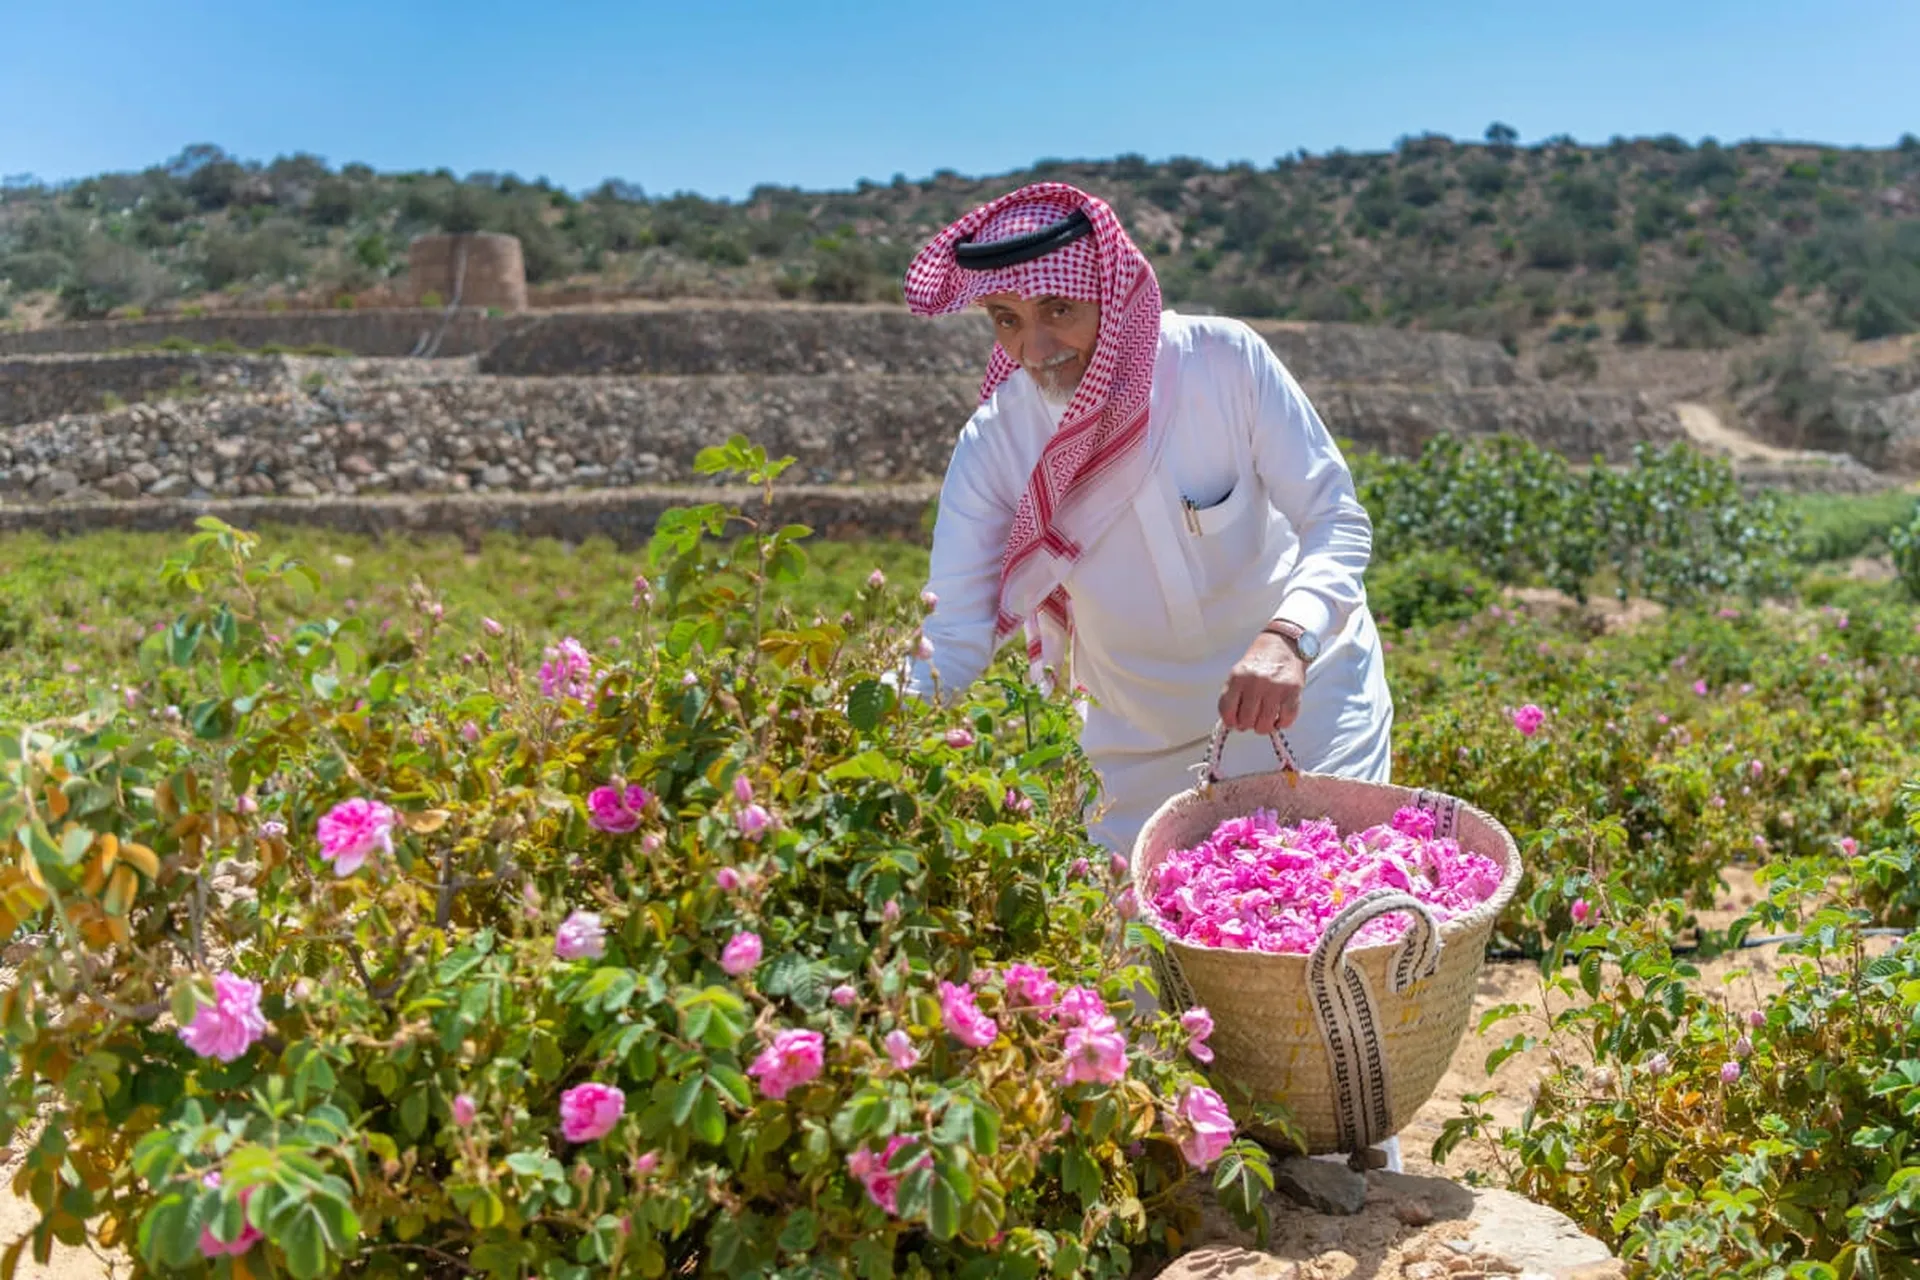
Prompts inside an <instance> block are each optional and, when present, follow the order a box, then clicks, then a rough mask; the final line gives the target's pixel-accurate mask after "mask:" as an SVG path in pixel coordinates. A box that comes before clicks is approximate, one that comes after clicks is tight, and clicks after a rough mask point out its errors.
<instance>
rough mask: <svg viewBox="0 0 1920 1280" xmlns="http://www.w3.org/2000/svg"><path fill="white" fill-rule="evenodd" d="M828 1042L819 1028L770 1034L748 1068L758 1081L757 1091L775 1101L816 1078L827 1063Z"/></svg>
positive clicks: (748, 1072)
mask: <svg viewBox="0 0 1920 1280" xmlns="http://www.w3.org/2000/svg"><path fill="white" fill-rule="evenodd" d="M826 1049H827V1042H826V1040H825V1038H824V1037H822V1036H821V1034H820V1033H819V1032H818V1031H799V1030H794V1029H792V1028H789V1029H787V1030H785V1031H782V1032H780V1033H778V1034H777V1035H775V1036H774V1037H773V1043H772V1044H771V1045H769V1046H767V1048H765V1049H764V1050H762V1051H761V1053H760V1056H759V1057H757V1058H755V1059H754V1060H753V1065H752V1066H750V1067H748V1068H747V1074H748V1075H750V1076H752V1077H753V1078H754V1079H756V1080H758V1081H759V1082H760V1092H762V1093H764V1094H766V1095H767V1096H768V1097H769V1098H772V1099H773V1100H774V1101H776V1102H778V1101H779V1100H780V1099H782V1098H784V1097H786V1096H787V1093H788V1091H789V1090H792V1089H797V1088H799V1087H800V1086H801V1085H803V1084H806V1083H807V1082H808V1081H810V1080H813V1079H815V1078H817V1077H818V1076H819V1074H820V1071H821V1068H822V1067H823V1066H824V1065H825V1062H826Z"/></svg>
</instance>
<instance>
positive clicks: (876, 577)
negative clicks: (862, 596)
mask: <svg viewBox="0 0 1920 1280" xmlns="http://www.w3.org/2000/svg"><path fill="white" fill-rule="evenodd" d="M886 585H887V575H886V574H884V573H882V572H880V571H879V570H878V569H875V570H874V571H873V572H872V573H870V574H868V575H867V590H869V591H878V590H879V589H880V588H882V587H884V586H886Z"/></svg>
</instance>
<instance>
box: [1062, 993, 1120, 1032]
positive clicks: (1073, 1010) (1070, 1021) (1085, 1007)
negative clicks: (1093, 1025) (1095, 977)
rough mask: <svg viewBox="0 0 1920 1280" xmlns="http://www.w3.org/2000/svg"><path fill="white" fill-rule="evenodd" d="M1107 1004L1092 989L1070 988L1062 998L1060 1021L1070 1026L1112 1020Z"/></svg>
mask: <svg viewBox="0 0 1920 1280" xmlns="http://www.w3.org/2000/svg"><path fill="white" fill-rule="evenodd" d="M1111 1016H1112V1015H1111V1014H1109V1013H1108V1012H1107V1002H1106V1001H1105V1000H1102V999H1101V998H1100V993H1099V992H1098V991H1095V990H1093V988H1091V987H1069V988H1067V992H1066V994H1065V995H1063V996H1061V997H1060V1020H1061V1021H1062V1022H1064V1023H1066V1024H1067V1025H1068V1026H1073V1025H1075V1024H1078V1023H1083V1022H1094V1021H1097V1020H1099V1019H1101V1018H1110V1017H1111Z"/></svg>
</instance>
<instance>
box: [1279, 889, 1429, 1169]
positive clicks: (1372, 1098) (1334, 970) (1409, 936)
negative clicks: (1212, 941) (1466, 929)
mask: <svg viewBox="0 0 1920 1280" xmlns="http://www.w3.org/2000/svg"><path fill="white" fill-rule="evenodd" d="M1395 911H1405V912H1407V913H1408V914H1409V915H1410V916H1412V917H1413V922H1412V926H1411V927H1410V928H1409V929H1408V930H1407V932H1406V935H1405V936H1404V937H1403V938H1401V940H1400V941H1399V943H1398V944H1396V945H1397V949H1396V951H1395V953H1394V956H1393V959H1392V962H1391V964H1390V965H1389V966H1388V970H1387V981H1388V987H1389V990H1390V991H1392V993H1393V994H1395V995H1398V994H1400V993H1401V992H1402V991H1405V990H1406V989H1407V988H1408V987H1410V986H1412V985H1413V984H1414V983H1415V982H1418V981H1419V980H1420V979H1422V978H1426V977H1429V976H1431V975H1432V973H1433V972H1434V970H1435V969H1437V968H1438V967H1439V965H1440V949H1441V945H1442V944H1441V940H1440V925H1439V921H1437V920H1436V919H1435V918H1434V915H1433V912H1432V911H1431V910H1430V909H1429V908H1428V907H1427V905H1426V904H1425V903H1424V902H1421V901H1420V900H1419V899H1418V898H1416V897H1414V896H1413V895H1412V894H1410V893H1403V892H1401V891H1400V890H1398V889H1377V890H1375V891H1374V892H1372V893H1369V894H1364V895H1362V896H1361V897H1358V898H1355V899H1354V900H1353V901H1352V902H1350V903H1348V904H1347V906H1346V908H1345V909H1344V910H1342V911H1341V912H1340V914H1339V915H1337V916H1335V917H1334V918H1333V921H1332V923H1331V924H1329V925H1328V926H1327V930H1326V932H1325V933H1324V934H1322V935H1321V937H1320V941H1319V942H1318V943H1317V944H1316V945H1315V946H1314V948H1313V952H1312V954H1311V955H1309V956H1308V957H1307V996H1308V999H1309V1000H1310V1001H1311V1003H1312V1005H1313V1018H1314V1022H1315V1023H1316V1024H1318V1026H1319V1028H1320V1035H1321V1038H1322V1039H1323V1040H1324V1041H1325V1042H1326V1046H1327V1065H1328V1066H1329V1067H1330V1068H1331V1070H1332V1073H1333V1089H1334V1102H1335V1117H1336V1121H1337V1124H1338V1131H1339V1136H1340V1145H1341V1147H1342V1148H1343V1149H1344V1150H1346V1151H1348V1152H1350V1153H1352V1162H1353V1163H1354V1167H1356V1168H1365V1163H1366V1154H1365V1153H1366V1151H1367V1149H1368V1148H1369V1147H1372V1146H1374V1145H1376V1144H1378V1143H1381V1142H1384V1141H1386V1140H1387V1139H1388V1138H1390V1137H1392V1136H1393V1133H1392V1126H1393V1108H1392V1105H1391V1095H1390V1093H1389V1091H1388V1088H1387V1055H1386V1049H1385V1046H1384V1045H1383V1044H1382V1042H1381V1028H1380V1023H1379V1014H1378V1012H1377V1010H1376V1009H1375V1008H1374V1003H1373V995H1372V992H1370V991H1369V990H1368V988H1367V979H1366V975H1365V974H1363V973H1362V972H1361V971H1360V969H1359V967H1358V966H1356V965H1354V964H1353V963H1352V962H1351V961H1350V959H1349V958H1348V956H1347V944H1348V943H1349V942H1351V941H1352V939H1353V935H1354V934H1355V933H1357V932H1359V930H1360V927H1361V926H1362V925H1364V924H1366V923H1367V922H1368V921H1370V920H1373V919H1376V918H1377V917H1380V916H1383V915H1389V914H1391V913H1393V912H1395Z"/></svg>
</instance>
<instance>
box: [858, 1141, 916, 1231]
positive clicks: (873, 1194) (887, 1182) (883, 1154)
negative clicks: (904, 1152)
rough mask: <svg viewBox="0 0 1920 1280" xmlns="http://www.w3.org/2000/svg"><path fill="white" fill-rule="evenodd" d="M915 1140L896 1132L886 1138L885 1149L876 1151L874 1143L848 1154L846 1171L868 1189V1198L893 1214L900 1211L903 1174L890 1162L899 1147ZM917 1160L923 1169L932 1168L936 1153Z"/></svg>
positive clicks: (897, 1152)
mask: <svg viewBox="0 0 1920 1280" xmlns="http://www.w3.org/2000/svg"><path fill="white" fill-rule="evenodd" d="M912 1141H913V1139H912V1138H910V1137H908V1136H907V1135H906V1134H904V1133H896V1134H894V1135H893V1137H891V1138H889V1139H887V1145H886V1149H885V1150H883V1151H879V1152H876V1151H874V1150H873V1149H872V1148H871V1147H861V1148H860V1149H859V1150H858V1151H854V1152H850V1153H849V1154H848V1155H847V1172H848V1173H850V1174H852V1175H853V1176H854V1177H855V1178H856V1179H858V1180H859V1182H860V1184H861V1185H862V1186H864V1187H865V1188H866V1189H867V1198H868V1199H870V1200H872V1201H873V1202H874V1203H875V1204H877V1205H879V1206H880V1207H881V1208H882V1209H884V1210H886V1211H887V1212H888V1213H890V1214H898V1213H899V1212H900V1206H899V1195H900V1178H901V1175H900V1174H898V1173H892V1172H889V1166H891V1165H892V1164H893V1158H894V1156H895V1155H897V1154H899V1151H900V1148H902V1147H904V1146H906V1145H907V1144H908V1143H910V1142H912ZM915 1164H917V1165H918V1166H919V1167H920V1168H922V1169H931V1168H932V1167H933V1156H932V1155H931V1154H928V1155H923V1156H921V1157H920V1159H919V1160H917V1161H915Z"/></svg>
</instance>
